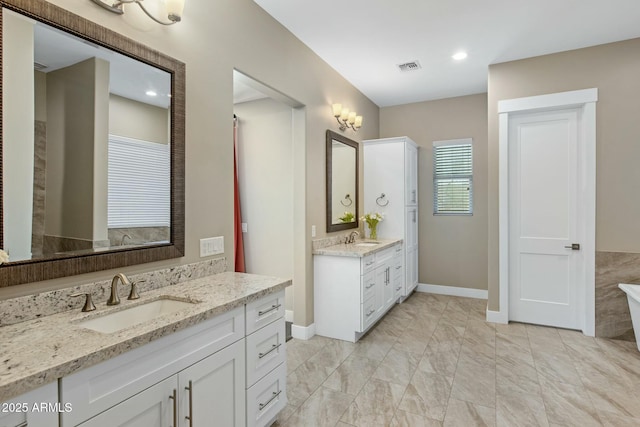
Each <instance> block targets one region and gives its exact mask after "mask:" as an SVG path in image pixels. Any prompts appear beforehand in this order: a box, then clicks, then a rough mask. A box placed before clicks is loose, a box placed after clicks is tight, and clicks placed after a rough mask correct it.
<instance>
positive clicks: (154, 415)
mask: <svg viewBox="0 0 640 427" xmlns="http://www.w3.org/2000/svg"><path fill="white" fill-rule="evenodd" d="M177 388H178V381H177V378H176V376H175V375H173V376H171V377H169V378H167V379H166V380H164V381H161V382H159V383H158V384H156V385H153V386H151V387H149V388H148V389H146V390H144V391H141V392H140V393H138V394H136V395H135V396H133V397H130V398H129V399H127V400H125V401H124V402H122V403H119V404H118V405H116V406H114V407H112V408H111V409H107V410H106V411H104V412H102V413H100V414H98V415H96V416H95V417H93V418H91V419H89V420H87V421H85V422H84V423H82V424H79V426H80V427H104V426H119V427H177V426H176V424H174V420H177V419H178V414H177V413H176V412H175V411H177V410H178V405H177V403H176V399H177V398H178V396H177Z"/></svg>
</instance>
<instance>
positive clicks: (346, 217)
mask: <svg viewBox="0 0 640 427" xmlns="http://www.w3.org/2000/svg"><path fill="white" fill-rule="evenodd" d="M326 144H327V145H326V150H327V232H332V231H340V230H347V229H350V228H358V144H357V143H356V142H355V141H352V140H350V139H348V138H345V137H344V136H342V135H340V134H338V133H335V132H333V131H330V130H327V141H326Z"/></svg>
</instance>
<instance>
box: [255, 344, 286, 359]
mask: <svg viewBox="0 0 640 427" xmlns="http://www.w3.org/2000/svg"><path fill="white" fill-rule="evenodd" d="M281 345H282V344H274V345H272V346H271V349H270V350H269V351H267V352H266V353H259V354H258V359H262V358H263V357H265V356H266V355H267V354H269V353H271V352H272V351H274V350H277V349H279V348H280V346H281Z"/></svg>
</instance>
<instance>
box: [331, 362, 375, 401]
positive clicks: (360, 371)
mask: <svg viewBox="0 0 640 427" xmlns="http://www.w3.org/2000/svg"><path fill="white" fill-rule="evenodd" d="M379 364H380V362H379V361H377V360H371V359H367V358H365V357H361V356H359V355H353V354H352V355H351V356H349V357H348V358H347V360H345V361H344V362H343V363H342V364H341V365H340V366H338V368H337V369H336V370H335V371H334V372H333V373H332V374H331V375H330V376H329V378H327V380H326V381H325V382H324V383H323V384H322V386H323V387H326V388H329V389H331V390H337V391H341V392H343V393H348V394H352V395H357V394H358V393H359V392H360V390H361V389H362V386H364V385H365V384H366V383H367V381H369V378H370V377H371V375H373V373H374V372H375V370H376V368H377V367H378V365H379Z"/></svg>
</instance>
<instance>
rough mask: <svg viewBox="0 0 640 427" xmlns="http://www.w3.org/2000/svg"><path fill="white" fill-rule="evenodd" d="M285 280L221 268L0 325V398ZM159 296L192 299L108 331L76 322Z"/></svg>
mask: <svg viewBox="0 0 640 427" xmlns="http://www.w3.org/2000/svg"><path fill="white" fill-rule="evenodd" d="M289 285H291V281H290V280H285V279H279V278H275V277H265V276H256V275H251V274H241V273H231V272H227V273H221V274H216V275H213V276H208V277H204V278H200V279H196V280H191V281H188V282H183V283H180V284H177V285H173V286H167V287H163V288H160V289H156V290H153V291H149V292H146V293H144V294H141V299H140V300H136V301H127V300H126V299H124V300H122V303H121V304H120V305H118V306H114V307H107V306H105V305H104V304H96V306H97V310H96V311H93V312H90V313H82V312H80V311H79V310H73V311H66V312H63V313H58V314H53V315H50V316H46V317H42V318H39V319H34V320H29V321H26V322H22V323H16V324H13V325H8V326H3V327H0V343H1V344H0V360H2V367H1V368H0V402H2V401H5V400H7V399H10V398H12V397H15V396H18V395H20V394H22V393H25V392H27V391H30V390H32V389H35V388H37V387H39V386H41V385H44V384H47V383H50V382H52V381H55V380H56V379H58V378H61V377H63V376H65V375H69V374H70V373H72V372H75V371H78V370H80V369H84V368H87V367H89V366H92V365H95V364H97V363H99V362H102V361H104V360H108V359H111V358H112V357H115V356H117V355H119V354H122V353H125V352H127V351H129V350H132V349H134V348H137V347H140V346H142V345H144V344H147V343H149V342H151V341H153V340H155V339H158V338H161V337H163V336H165V335H168V334H171V333H173V332H176V331H179V330H182V329H185V328H187V327H189V326H192V325H195V324H197V323H199V322H202V321H203V320H206V319H209V318H212V317H214V316H216V315H219V314H222V313H225V312H227V311H229V310H232V309H233V308H235V307H238V306H241V305H243V304H247V303H249V302H251V301H255V300H257V299H259V298H260V297H262V296H265V295H268V294H270V293H274V292H278V291H280V290H282V289H284V288H286V287H287V286H289ZM164 296H167V297H172V298H176V299H183V300H189V301H197V303H196V304H193V306H191V307H187V308H185V309H183V310H180V311H178V312H175V313H170V314H166V315H163V316H161V317H158V318H156V319H154V320H150V321H147V322H144V323H140V324H137V325H132V326H131V327H130V328H125V329H122V330H120V331H117V332H114V333H111V334H103V333H99V332H95V331H92V330H89V329H85V328H83V327H81V326H79V325H78V324H77V323H78V322H81V321H82V320H86V319H89V318H93V317H98V316H100V315H103V314H106V313H110V312H115V311H119V310H123V309H126V308H129V307H131V306H134V305H139V304H144V303H145V302H148V301H149V300H154V299H157V298H159V297H164Z"/></svg>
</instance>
